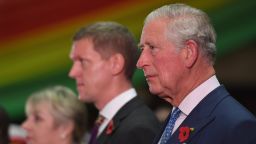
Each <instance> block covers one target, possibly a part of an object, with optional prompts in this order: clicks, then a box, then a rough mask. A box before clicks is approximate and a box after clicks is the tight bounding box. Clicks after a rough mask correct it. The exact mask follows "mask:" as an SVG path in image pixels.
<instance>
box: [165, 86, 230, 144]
mask: <svg viewBox="0 0 256 144" xmlns="http://www.w3.org/2000/svg"><path fill="white" fill-rule="evenodd" d="M228 95H229V94H228V92H227V91H226V90H225V88H224V87H223V86H220V87H218V88H216V89H215V90H214V91H212V92H211V93H210V94H208V95H207V96H206V97H205V98H204V99H203V100H202V101H201V102H200V103H199V104H198V105H197V106H196V107H195V108H194V109H193V110H192V112H191V113H190V114H189V115H188V116H187V118H186V119H185V120H184V121H183V122H182V123H181V125H180V126H179V127H178V129H177V130H176V131H175V132H174V134H173V135H172V137H171V138H170V139H169V141H168V142H167V143H169V144H177V143H181V142H180V140H179V134H180V129H181V128H182V127H188V128H192V129H193V131H190V134H189V135H188V138H185V139H186V140H185V141H184V142H183V143H189V142H190V141H191V140H192V139H193V137H194V136H196V135H197V134H198V133H199V132H200V131H201V130H202V129H203V128H205V127H207V125H209V124H210V123H211V122H213V121H214V119H215V115H212V112H213V110H214V109H215V107H216V105H218V103H220V102H221V101H222V100H223V99H225V98H227V96H228Z"/></svg>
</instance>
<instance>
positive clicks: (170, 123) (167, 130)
mask: <svg viewBox="0 0 256 144" xmlns="http://www.w3.org/2000/svg"><path fill="white" fill-rule="evenodd" d="M180 113H181V111H180V109H179V108H176V109H175V110H174V111H173V112H172V114H171V118H170V119H169V121H168V123H167V125H166V127H165V130H164V132H163V134H162V137H161V139H160V144H166V142H167V141H168V140H169V139H170V137H171V134H172V130H173V127H174V125H175V122H176V120H177V118H178V117H179V116H180Z"/></svg>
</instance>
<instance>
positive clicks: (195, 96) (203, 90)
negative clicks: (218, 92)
mask: <svg viewBox="0 0 256 144" xmlns="http://www.w3.org/2000/svg"><path fill="white" fill-rule="evenodd" d="M218 86H220V83H219V81H218V79H217V77H216V76H215V75H213V76H212V77H210V78H209V79H208V80H206V81H205V82H203V83H202V84H201V85H199V86H198V87H197V88H195V89H194V90H193V91H192V92H190V93H189V94H188V95H187V96H186V97H185V98H184V100H183V101H182V102H181V103H180V105H179V106H178V107H179V109H180V110H181V114H180V116H179V117H178V119H177V120H176V122H175V125H174V128H173V131H172V134H173V133H174V132H175V131H176V130H177V128H178V127H179V126H180V125H181V123H182V122H183V121H184V120H185V119H186V117H187V116H188V115H189V114H190V112H191V111H192V110H193V109H194V108H195V107H196V106H197V105H198V104H199V102H200V101H202V100H203V98H205V97H206V96H207V95H208V94H209V93H210V92H211V91H213V90H214V89H216V88H217V87H218ZM174 108H175V107H174ZM174 108H173V110H174Z"/></svg>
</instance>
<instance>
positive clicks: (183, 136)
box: [179, 126, 194, 143]
mask: <svg viewBox="0 0 256 144" xmlns="http://www.w3.org/2000/svg"><path fill="white" fill-rule="evenodd" d="M179 131H180V133H179V140H180V142H181V143H182V142H185V141H186V140H187V139H188V138H189V135H190V132H192V131H194V128H190V127H187V126H184V127H180V129H179Z"/></svg>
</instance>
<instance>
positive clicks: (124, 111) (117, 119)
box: [98, 96, 143, 143]
mask: <svg viewBox="0 0 256 144" xmlns="http://www.w3.org/2000/svg"><path fill="white" fill-rule="evenodd" d="M142 104H143V102H142V101H141V100H140V99H139V98H138V97H137V96H136V97H135V98H133V99H132V100H130V101H129V102H128V103H126V104H125V105H124V106H123V107H122V108H121V109H120V110H119V111H118V112H117V114H116V115H115V116H114V117H113V119H112V120H111V121H112V130H111V132H110V133H109V132H107V131H110V130H109V127H110V125H111V124H110V123H111V121H110V123H109V124H108V126H107V127H106V128H105V129H104V131H103V132H102V133H101V135H100V136H99V137H98V142H99V143H106V142H107V141H108V139H109V138H111V136H113V135H115V132H116V131H117V129H118V127H119V126H120V124H121V123H122V120H123V119H125V117H126V116H128V115H129V114H130V113H131V112H132V111H133V110H134V109H136V108H137V107H139V106H141V105H142Z"/></svg>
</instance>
